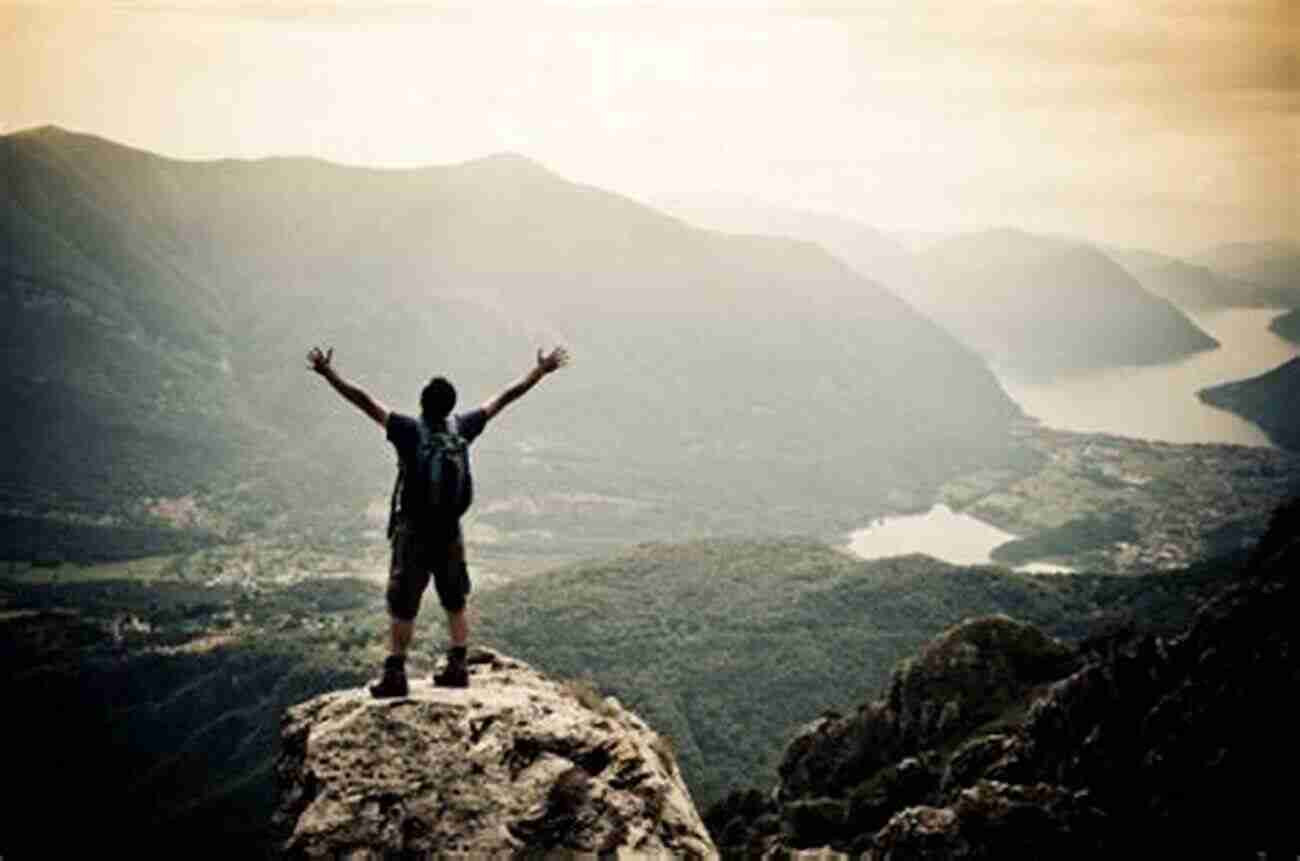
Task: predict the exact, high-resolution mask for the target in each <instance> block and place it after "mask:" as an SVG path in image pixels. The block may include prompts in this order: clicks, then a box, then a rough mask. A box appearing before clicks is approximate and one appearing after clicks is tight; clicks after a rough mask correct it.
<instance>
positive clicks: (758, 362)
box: [0, 127, 1020, 555]
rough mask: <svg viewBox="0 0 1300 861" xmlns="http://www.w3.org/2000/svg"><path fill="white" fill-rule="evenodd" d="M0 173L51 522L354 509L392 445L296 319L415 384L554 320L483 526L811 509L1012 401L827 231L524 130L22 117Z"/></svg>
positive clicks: (522, 366) (574, 532)
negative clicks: (313, 362)
mask: <svg viewBox="0 0 1300 861" xmlns="http://www.w3.org/2000/svg"><path fill="white" fill-rule="evenodd" d="M0 165H2V166H3V174H2V179H0V238H2V241H3V245H4V249H5V253H4V255H3V257H2V258H0V270H2V271H3V279H4V280H3V284H4V291H3V295H2V296H0V302H3V304H4V314H3V315H2V316H3V318H4V320H5V323H4V326H5V333H4V334H5V342H4V343H5V359H6V362H5V367H4V371H3V374H2V375H0V390H3V392H4V395H5V397H6V398H7V399H8V401H9V403H10V404H11V405H13V409H12V414H13V415H15V416H16V417H17V418H16V420H15V421H14V422H12V423H10V424H9V426H8V428H7V430H6V438H5V440H4V442H5V444H6V445H7V446H8V447H9V450H10V451H12V452H14V453H15V456H14V457H12V458H10V459H8V460H7V461H6V464H5V467H4V471H3V474H2V475H0V483H2V486H3V488H4V494H5V496H6V502H7V503H8V506H9V510H10V511H11V512H15V511H16V512H20V513H23V514H24V515H30V516H32V517H36V518H38V519H42V520H43V522H45V523H47V524H48V523H51V522H56V523H60V524H64V525H66V526H68V528H72V526H77V527H78V528H89V527H88V526H87V524H90V525H91V526H93V527H94V528H96V529H112V528H115V527H123V528H124V527H126V526H128V525H130V526H137V527H144V526H159V523H158V521H157V518H156V517H154V516H153V515H152V514H151V513H150V512H151V511H152V510H153V509H154V508H156V505H157V502H156V501H157V500H158V499H176V498H189V497H193V498H194V499H196V500H197V503H196V504H197V506H198V508H199V511H200V513H201V514H202V515H203V516H201V517H199V518H197V520H198V521H199V522H203V523H205V524H207V525H208V527H209V528H210V529H211V530H212V532H213V534H214V535H217V536H218V537H219V536H222V535H225V536H228V535H230V534H231V533H232V531H238V530H239V529H255V528H257V527H258V525H259V524H265V523H267V522H270V521H273V520H275V518H281V517H290V518H294V519H296V522H300V523H301V522H304V521H305V522H307V523H309V524H315V526H314V527H313V528H317V529H318V530H319V531H321V532H322V534H327V535H334V534H337V529H338V528H339V524H340V523H347V522H359V520H360V514H361V513H362V512H364V511H365V510H366V508H367V506H373V505H374V504H376V503H378V501H380V500H382V499H384V498H385V497H386V494H387V489H388V483H389V482H390V481H391V474H392V467H391V462H392V461H391V457H392V456H391V455H390V454H389V453H388V451H387V447H386V446H385V445H384V444H383V443H382V440H381V439H380V434H379V433H377V432H375V431H374V430H373V429H369V428H367V426H366V423H365V421H364V419H362V418H360V417H359V416H356V415H351V414H349V412H348V410H349V408H348V407H346V406H345V405H343V404H342V403H341V402H339V401H338V399H337V398H336V397H334V395H333V394H332V393H331V392H329V391H328V389H327V388H326V387H324V386H323V385H322V384H320V383H319V381H318V380H316V379H315V378H314V377H310V376H309V375H307V374H306V373H304V363H303V359H302V356H303V354H304V352H305V350H306V348H307V347H309V346H311V345H312V344H314V343H317V342H320V343H326V344H330V345H333V346H335V347H336V349H337V352H336V358H335V364H336V365H337V366H338V367H339V369H340V371H341V372H342V373H343V374H344V375H345V376H348V377H350V378H351V379H353V380H355V381H357V382H359V383H361V384H362V385H363V386H364V387H366V388H367V389H368V390H370V391H372V392H373V393H374V394H375V395H376V396H378V397H379V398H381V399H382V400H385V401H386V402H388V403H389V404H390V405H391V406H393V407H395V408H402V407H406V405H407V404H411V405H412V407H411V408H412V409H413V405H414V402H415V400H416V395H417V393H418V392H419V389H420V387H421V386H422V385H423V383H424V381H425V380H427V379H428V377H429V376H431V375H432V374H434V373H445V374H446V375H448V376H450V377H451V378H452V379H453V381H454V382H455V383H456V384H457V386H458V387H459V388H460V390H461V392H462V403H467V404H472V403H477V402H478V401H480V400H484V399H486V398H487V397H488V396H490V395H493V394H495V393H496V391H498V390H499V389H500V388H502V387H503V386H504V385H506V384H507V383H509V382H510V381H511V380H513V379H514V378H517V377H518V376H520V375H521V374H522V373H523V372H524V371H525V370H527V368H528V366H529V365H530V364H531V361H532V359H531V357H532V355H533V351H534V348H535V347H536V346H538V345H540V344H542V343H551V342H563V343H566V344H568V345H569V347H570V349H571V350H572V352H573V354H574V356H575V357H576V359H577V361H576V362H575V363H574V366H573V368H572V369H570V370H566V371H565V372H564V374H563V375H562V376H560V377H558V378H555V380H554V381H553V382H548V383H547V385H546V387H545V388H546V391H545V393H544V394H539V395H536V396H533V397H531V398H530V399H529V400H528V401H526V402H524V403H523V404H521V405H520V406H518V407H515V408H513V409H512V411H511V412H510V413H508V414H507V416H505V417H503V418H502V419H500V420H499V423H500V424H502V425H506V426H508V427H509V428H510V429H509V431H508V432H497V433H489V434H488V435H487V436H486V437H485V438H484V442H483V443H480V445H479V448H480V450H482V451H483V452H484V453H483V455H482V456H481V457H480V467H479V469H478V472H479V477H480V490H481V491H482V494H483V495H482V496H481V497H480V501H481V503H484V504H483V505H481V506H480V509H479V510H480V512H481V514H480V515H479V516H480V518H481V524H480V525H481V526H482V528H483V529H485V530H489V531H490V533H491V534H492V535H494V536H496V538H497V539H499V540H502V541H504V542H506V543H509V542H510V541H512V540H515V541H517V542H522V543H523V544H527V543H528V542H530V541H531V542H534V544H535V542H536V541H538V540H549V539H546V538H545V536H547V535H554V534H556V532H557V523H559V522H563V523H564V524H565V529H563V530H560V531H562V532H564V533H565V534H567V535H570V536H576V538H575V540H576V541H578V542H579V544H581V546H580V547H578V550H579V551H580V552H581V551H583V550H584V549H586V550H589V549H591V548H593V547H596V548H599V547H603V546H605V545H606V544H607V543H608V542H611V541H613V542H618V543H623V542H626V541H628V540H636V539H638V538H646V537H655V536H659V535H663V534H665V533H666V532H672V533H673V534H679V535H690V534H722V533H737V532H740V533H752V532H786V533H788V532H798V531H816V530H819V529H828V528H833V529H838V528H840V527H839V524H838V523H832V522H831V519H834V518H837V519H838V521H840V522H843V523H845V524H853V523H858V522H861V519H862V517H863V516H865V515H869V514H870V513H873V512H877V511H882V510H885V509H887V508H889V507H899V506H900V505H901V506H908V505H915V504H918V503H919V501H920V500H923V499H925V498H927V497H928V496H929V494H930V493H931V492H932V490H933V488H934V487H935V485H936V484H937V482H939V481H941V480H943V479H944V478H945V477H948V476H950V475H952V474H953V473H954V471H957V470H960V469H964V468H967V467H969V466H970V465H972V464H977V463H978V464H986V463H989V462H998V461H1003V460H1006V459H1008V458H1010V457H1012V456H1013V453H1012V451H1011V447H1010V446H1009V444H1008V442H1007V439H1006V434H1005V430H1006V428H1007V427H1008V423H1009V422H1012V421H1014V420H1017V419H1018V418H1019V417H1020V411H1019V409H1018V408H1017V407H1016V405H1015V404H1014V403H1013V402H1012V401H1011V400H1010V399H1009V398H1008V397H1007V396H1006V394H1005V393H1004V392H1003V391H1002V390H1001V388H1000V387H999V386H998V384H997V382H996V380H995V379H994V378H993V376H992V374H991V373H990V372H989V371H988V369H987V368H986V367H985V366H984V364H983V363H982V362H981V361H980V360H979V358H978V357H977V356H975V355H974V354H973V353H971V352H970V351H969V350H968V349H966V348H965V347H963V346H962V345H960V344H959V343H957V342H956V341H955V340H954V339H953V338H951V337H950V336H949V335H947V334H946V333H945V332H944V331H943V330H942V329H941V328H939V327H938V326H937V325H935V324H933V323H931V322H930V321H929V320H927V319H925V318H924V317H922V316H921V315H919V314H917V313H916V312H915V311H914V310H913V309H912V308H910V307H909V306H908V305H907V304H906V303H904V302H903V301H902V300H900V299H899V298H897V297H896V296H895V295H893V294H892V293H890V292H889V291H887V290H885V289H884V288H882V287H881V286H879V285H878V284H875V283H873V282H871V281H869V280H867V279H864V278H862V277H861V276H860V275H858V274H856V273H855V272H853V271H852V270H850V269H849V268H848V267H846V266H844V265H843V264H842V263H840V262H839V261H838V260H837V259H835V258H834V257H832V256H831V255H830V254H828V253H826V252H824V251H823V250H821V249H820V248H817V247H814V246H812V245H810V244H808V243H804V242H798V241H794V240H789V239H779V238H767V237H757V236H735V235H726V234H722V233H717V232H713V231H709V230H703V229H699V228H696V227H693V226H691V225H689V224H686V223H685V222H683V221H681V220H679V219H676V218H673V217H670V216H667V215H665V214H663V213H661V212H658V211H656V210H654V209H652V208H649V207H647V206H644V205H641V204H639V203H636V202H634V201H632V200H630V199H628V198H625V197H622V196H619V195H617V194H613V193H610V192H607V191H604V190H601V189H598V188H593V187H590V186H583V185H579V184H575V183H572V182H569V181H567V180H565V179H563V178H562V177H559V176H557V175H555V174H554V173H552V172H550V171H548V170H546V169H545V168H544V167H542V166H540V165H538V164H536V163H534V162H532V161H529V160H528V159H526V158H523V157H521V156H517V155H509V154H506V155H498V156H492V157H487V158H482V159H478V160H475V161H471V162H467V163H464V164H460V165H453V166H447V167H430V168H421V169H409V170H375V169H364V168H354V167H345V166H340V165H335V164H329V163H325V162H321V161H316V160H312V159H302V158H273V159H263V160H258V161H233V160H223V161H211V162H187V161H178V160H174V159H168V158H163V157H160V156H157V155H153V154H151V153H147V152H143V151H140V150H135V149H131V148H128V147H124V146H121V145H118V144H115V143H112V142H109V141H106V140H103V139H100V138H96V137H92V136H88V135H82V134H76V133H72V132H67V131H64V130H61V129H57V128H49V127H47V128H41V129H34V130H29V131H25V132H19V133H15V134H10V135H7V136H4V137H3V138H0ZM575 499H578V500H585V502H584V503H583V504H582V505H580V506H577V505H576V503H573V500H575ZM737 500H740V504H734V503H735V502H736V501H737ZM494 502H495V506H493V503H494ZM723 502H727V503H728V504H727V505H723V504H721V503H723ZM151 506H152V507H151ZM575 506H576V507H581V508H582V511H581V512H580V521H579V520H575V519H574V518H577V517H579V514H577V513H575V511H574V509H575ZM492 512H496V513H495V514H493V513H492ZM828 512H834V514H833V515H830V516H829V517H828ZM494 518H495V519H494ZM565 518H568V519H567V520H566V519H565ZM579 523H580V525H579ZM67 543H68V544H69V545H75V544H76V542H75V541H72V540H71V539H69V541H68V542H67ZM74 549H75V548H74ZM9 552H10V553H13V552H16V551H14V550H12V549H11V550H10V551H9ZM23 552H24V553H26V552H27V549H24V550H23ZM67 552H74V550H68V551H67ZM56 555H57V554H56Z"/></svg>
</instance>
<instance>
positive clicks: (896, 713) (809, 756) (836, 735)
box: [778, 616, 1074, 799]
mask: <svg viewBox="0 0 1300 861" xmlns="http://www.w3.org/2000/svg"><path fill="white" fill-rule="evenodd" d="M1073 661H1074V654H1073V652H1072V650H1071V649H1069V648H1068V647H1066V646H1065V645H1063V644H1061V643H1059V642H1057V641H1056V640H1054V639H1052V638H1051V637H1049V636H1047V635H1046V634H1044V633H1042V632H1041V631H1039V630H1038V629H1037V628H1035V627H1033V626H1032V625H1026V624H1024V623H1023V622H1017V621H1015V620H1014V619H1010V618H1008V617H1006V616H991V617H984V618H978V619H968V620H966V621H964V622H962V623H961V624H959V625H956V626H954V627H952V628H950V629H949V630H948V631H946V632H945V633H944V634H942V635H941V636H939V637H938V638H937V639H935V640H934V641H932V642H931V643H930V644H928V645H927V646H926V647H925V648H924V649H923V650H922V651H921V653H920V654H919V655H917V656H916V657H915V658H909V659H908V660H905V661H903V662H902V664H900V665H899V667H898V668H897V669H896V670H895V671H894V676H893V680H892V682H891V683H890V686H889V690H888V691H887V692H886V694H885V696H884V697H883V698H882V699H879V700H876V701H874V702H869V703H867V704H865V705H864V706H862V707H861V708H860V709H859V710H858V712H857V713H856V714H854V715H850V716H848V717H841V716H838V715H827V716H826V717H823V718H821V719H820V720H818V721H815V722H814V723H812V724H810V725H809V726H808V727H806V728H805V729H804V730H803V731H802V732H801V733H800V734H799V735H798V736H796V738H795V739H794V741H793V742H792V743H791V744H790V746H789V748H788V749H787V751H786V755H785V758H784V760H783V761H782V763H781V767H780V774H781V783H780V786H779V788H778V792H779V795H780V796H781V797H782V798H783V799H796V798H807V797H810V796H825V795H836V794H841V793H843V792H845V791H847V790H850V789H852V788H854V787H856V786H858V785H860V784H862V783H863V781H865V780H867V779H868V778H871V777H872V776H873V775H875V774H876V773H877V772H879V771H880V770H881V769H884V768H886V767H888V766H890V765H892V764H894V763H900V760H903V759H904V758H906V757H910V756H913V755H915V754H919V753H921V752H922V751H926V750H930V749H934V748H939V747H942V746H943V745H944V744H946V743H947V742H949V741H950V740H953V739H960V738H962V737H964V736H965V735H966V734H968V733H970V731H971V730H973V729H974V728H976V727H978V726H980V725H982V724H986V723H988V722H990V721H994V720H996V719H997V718H999V717H1000V716H1002V715H1003V714H1004V713H1005V712H1007V710H1008V709H1014V707H1015V706H1016V705H1018V704H1020V703H1022V702H1023V701H1024V700H1025V698H1026V696H1027V695H1028V694H1029V693H1030V692H1031V691H1033V690H1034V688H1035V687H1036V686H1038V685H1041V684H1042V683H1044V682H1047V681H1051V680H1053V679H1058V678H1060V677H1061V676H1063V675H1065V674H1066V672H1068V670H1069V669H1070V668H1071V666H1072V665H1073V664H1072V662H1073ZM900 765H901V763H900Z"/></svg>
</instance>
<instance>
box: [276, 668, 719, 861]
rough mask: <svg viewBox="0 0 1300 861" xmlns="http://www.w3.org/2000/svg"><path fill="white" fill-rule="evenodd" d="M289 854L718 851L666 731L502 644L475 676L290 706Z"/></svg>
mask: <svg viewBox="0 0 1300 861" xmlns="http://www.w3.org/2000/svg"><path fill="white" fill-rule="evenodd" d="M282 744H283V753H282V755H281V757H280V760H279V762H278V764H277V772H278V779H279V785H280V806H279V809H278V810H277V811H276V814H275V825H276V827H277V828H278V830H279V831H280V834H281V836H282V838H283V843H282V844H281V847H282V853H283V855H284V856H285V857H288V858H349V859H366V858H388V857H398V856H400V857H403V858H407V857H414V858H421V857H434V856H437V857H443V856H446V855H453V856H454V855H469V856H475V857H479V856H491V857H511V856H529V857H534V856H538V855H547V854H552V853H554V854H558V855H567V854H569V853H572V852H581V853H617V854H624V855H634V856H637V857H641V856H649V857H654V856H660V857H673V858H703V857H712V856H715V855H716V854H717V850H716V849H715V848H714V845H713V843H712V841H711V840H710V838H709V836H708V832H707V831H706V830H705V828H704V824H703V822H702V821H701V819H700V816H699V814H698V813H697V812H696V809H695V805H694V803H693V802H692V801H691V797H690V794H689V792H688V791H687V788H686V785H685V783H684V782H683V780H682V777H681V774H680V772H679V771H678V768H677V764H676V761H675V758H674V756H673V754H672V751H671V749H670V748H669V746H668V744H667V743H666V742H665V740H664V739H663V738H662V737H661V736H659V735H657V734H656V733H655V732H654V731H653V730H651V729H650V728H649V727H648V726H646V724H645V723H644V722H642V721H641V719H640V718H638V717H637V716H636V715H634V714H632V713H631V712H628V711H626V710H624V709H623V708H622V707H621V706H619V705H618V703H617V701H615V700H613V699H604V700H602V699H601V698H600V697H599V696H598V695H596V694H595V693H594V692H593V691H592V690H591V689H590V688H589V687H587V686H585V685H583V684H581V683H565V682H560V681H556V680H553V679H550V678H547V677H545V676H543V675H542V674H540V673H539V672H537V671H536V670H534V669H533V668H531V667H529V666H527V665H526V664H523V663H520V662H518V661H515V660H512V659H510V658H507V657H505V656H502V655H499V654H496V653H493V652H488V651H480V652H477V653H475V654H474V655H472V656H471V676H470V687H469V688H468V689H461V690H456V689H444V688H437V687H434V686H433V685H432V684H431V683H430V682H429V681H428V680H427V679H426V680H416V679H412V683H411V694H410V696H409V697H404V698H401V699H393V700H374V699H372V698H371V697H370V696H369V694H368V693H367V692H366V691H365V690H364V689H358V690H349V691H338V692H334V693H330V694H325V695H324V696H320V697H317V698H315V699H313V700H309V701H307V702H305V703H302V704H300V705H298V706H295V707H293V708H291V709H289V710H288V711H287V712H286V713H285V716H284V722H283V727H282Z"/></svg>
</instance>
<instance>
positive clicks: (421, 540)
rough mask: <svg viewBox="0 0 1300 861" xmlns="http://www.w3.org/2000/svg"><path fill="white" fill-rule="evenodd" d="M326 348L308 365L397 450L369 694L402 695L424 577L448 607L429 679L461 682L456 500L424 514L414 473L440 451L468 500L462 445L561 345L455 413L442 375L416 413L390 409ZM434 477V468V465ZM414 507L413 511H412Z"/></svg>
mask: <svg viewBox="0 0 1300 861" xmlns="http://www.w3.org/2000/svg"><path fill="white" fill-rule="evenodd" d="M333 358H334V350H333V348H329V349H328V350H325V351H322V350H321V349H320V348H319V347H313V348H312V349H311V351H310V352H308V353H307V364H308V367H309V368H310V370H312V371H315V372H316V373H317V374H320V375H321V376H322V377H324V378H325V379H326V380H327V381H328V382H329V384H330V385H331V386H333V387H334V390H335V391H337V392H338V393H339V394H340V395H341V396H342V397H343V398H344V399H345V400H347V401H348V402H349V403H351V404H352V405H354V406H355V407H357V409H359V410H361V411H362V412H363V413H365V414H366V415H367V416H369V417H370V418H371V419H373V420H374V421H375V423H376V424H378V425H379V426H380V427H382V428H384V431H385V433H386V434H387V437H388V441H389V442H391V443H392V444H393V447H394V448H396V449H397V457H398V484H397V487H395V488H394V490H393V504H392V509H391V511H390V512H389V522H388V537H389V541H390V542H391V544H392V562H391V564H390V567H389V574H388V591H387V601H388V613H389V617H390V625H389V632H388V634H389V655H388V657H387V658H386V659H385V660H384V668H383V674H382V676H381V677H380V679H379V680H378V681H377V682H376V683H375V684H373V685H371V686H370V693H371V694H372V695H373V696H375V697H379V698H382V697H402V696H406V694H407V691H408V687H407V681H406V651H407V649H408V648H409V646H410V644H411V637H412V635H413V634H414V632H415V617H416V615H417V614H418V613H419V610H420V598H421V596H422V595H423V594H424V590H425V589H426V588H427V587H428V585H429V579H430V576H432V578H433V583H434V588H435V589H436V590H437V593H438V600H439V602H440V603H441V604H442V607H443V609H444V610H445V611H446V612H447V627H448V632H449V634H450V640H451V645H450V647H449V648H448V650H447V665H446V668H445V669H444V670H443V671H442V672H440V673H438V674H436V675H435V676H434V683H435V684H437V685H442V686H445V687H461V688H463V687H467V686H468V685H469V671H468V669H467V667H466V662H465V656H466V651H465V646H466V643H467V642H468V640H469V621H468V619H467V617H466V613H465V604H466V600H467V598H468V596H469V591H470V582H469V570H468V568H467V567H466V565H465V543H464V539H463V536H462V535H461V528H460V519H459V514H460V510H459V506H454V507H453V508H452V513H451V514H448V515H446V516H443V517H438V518H433V519H430V518H429V517H428V516H424V509H425V508H426V507H427V506H426V503H425V502H424V501H423V500H422V498H421V496H420V494H421V492H422V489H423V488H422V484H424V482H423V481H422V480H421V474H422V473H427V472H428V471H429V469H430V467H429V463H430V462H431V461H430V452H431V451H433V452H434V453H435V454H441V455H447V453H448V452H450V453H451V454H450V455H448V456H447V459H448V460H449V461H450V462H451V463H453V464H456V463H459V464H460V468H461V471H462V472H463V475H456V474H455V472H454V467H453V472H452V473H451V475H452V476H453V477H452V479H451V480H450V481H449V482H447V483H455V484H457V485H461V484H462V483H463V502H462V503H461V505H468V504H469V493H470V488H471V486H472V485H471V482H470V474H469V460H468V448H469V445H470V443H472V442H473V441H474V440H475V439H476V438H477V437H478V436H479V434H481V433H482V432H483V429H484V427H486V426H487V423H488V421H490V420H491V419H492V418H493V417H494V416H496V415H497V413H499V412H501V411H502V410H503V409H505V408H506V407H507V406H509V405H510V404H511V403H513V402H514V401H515V400H517V399H518V398H519V397H521V396H522V395H523V394H524V393H525V392H527V391H528V390H529V389H531V388H532V387H533V386H535V385H537V383H539V382H540V381H541V380H542V378H543V377H545V376H547V375H548V374H551V373H553V372H554V371H557V370H559V369H560V368H562V367H564V366H565V365H566V364H567V363H568V361H569V354H568V351H567V350H565V349H564V348H563V347H556V348H555V349H554V350H552V351H551V352H550V353H543V352H542V351H541V350H538V351H537V363H536V364H535V365H534V366H533V367H532V368H531V369H530V370H529V371H528V373H527V374H525V375H524V376H523V378H521V379H520V380H519V381H518V382H516V383H514V384H513V385H511V386H510V387H508V388H507V389H505V391H503V392H501V394H499V395H497V396H496V397H495V398H493V399H492V400H490V401H488V402H486V403H484V404H483V405H482V406H480V407H477V408H475V409H471V410H468V411H466V412H462V413H455V414H453V413H452V410H453V409H454V408H455V406H456V390H455V388H453V387H452V385H451V383H450V382H448V381H447V380H446V379H445V378H443V377H434V378H433V379H432V380H430V381H429V383H428V385H426V386H425V387H424V390H423V391H422V392H421V393H420V415H419V417H418V418H416V417H413V416H408V415H403V414H402V413H397V412H392V411H390V410H389V409H388V407H386V406H384V405H383V404H382V403H380V402H379V401H377V400H375V399H374V398H373V397H371V396H370V395H369V394H367V393H366V392H365V391H364V390H362V389H361V388H359V387H358V386H356V385H354V384H352V383H350V382H348V381H347V380H345V379H343V377H341V376H339V374H338V372H337V371H335V370H334V367H333V365H332V360H333ZM434 473H435V475H436V474H437V468H435V469H434ZM417 511H420V512H421V514H420V516H417V515H416V514H415V512H417Z"/></svg>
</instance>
